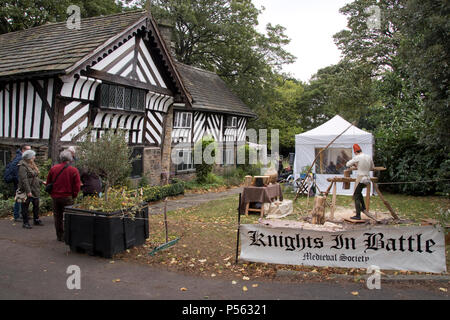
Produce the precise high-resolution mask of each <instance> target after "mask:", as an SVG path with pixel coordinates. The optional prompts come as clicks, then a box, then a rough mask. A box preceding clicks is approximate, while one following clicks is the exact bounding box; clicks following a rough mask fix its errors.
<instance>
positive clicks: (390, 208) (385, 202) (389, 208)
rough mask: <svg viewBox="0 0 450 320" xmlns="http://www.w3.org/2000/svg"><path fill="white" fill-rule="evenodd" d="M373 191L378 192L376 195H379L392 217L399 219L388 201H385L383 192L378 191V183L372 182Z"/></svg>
mask: <svg viewBox="0 0 450 320" xmlns="http://www.w3.org/2000/svg"><path fill="white" fill-rule="evenodd" d="M373 186H374V188H375V191H376V192H377V193H378V195H379V196H380V199H381V201H383V203H384V205H385V206H386V208H388V210H389V212H390V213H391V215H392V217H393V218H394V219H395V220H399V218H398V216H397V214H396V213H395V211H394V209H392V207H391V205H390V204H389V202H387V201H386V199H384V197H383V194H382V193H381V191H380V188H378V185H377V184H376V183H374V184H373Z"/></svg>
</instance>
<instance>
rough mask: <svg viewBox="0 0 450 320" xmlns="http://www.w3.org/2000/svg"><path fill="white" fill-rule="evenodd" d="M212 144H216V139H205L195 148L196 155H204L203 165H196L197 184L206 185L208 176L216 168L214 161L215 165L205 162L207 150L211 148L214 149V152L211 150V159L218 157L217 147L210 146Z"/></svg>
mask: <svg viewBox="0 0 450 320" xmlns="http://www.w3.org/2000/svg"><path fill="white" fill-rule="evenodd" d="M211 144H214V139H213V138H212V137H204V138H203V139H202V140H200V141H199V142H197V143H196V145H195V146H194V149H195V150H194V154H199V153H200V152H201V155H202V163H201V164H195V170H196V173H197V182H198V183H205V181H206V179H207V177H208V174H209V173H211V172H212V169H213V167H214V161H212V162H213V163H211V164H210V163H207V162H206V161H205V157H204V154H205V150H206V149H207V148H208V149H209V148H211V147H214V149H213V150H211V153H210V155H211V157H213V158H215V156H216V147H215V146H210V145H211ZM206 154H209V153H208V152H206ZM208 162H210V161H208Z"/></svg>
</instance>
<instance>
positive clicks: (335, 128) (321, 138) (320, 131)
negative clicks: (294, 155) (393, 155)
mask: <svg viewBox="0 0 450 320" xmlns="http://www.w3.org/2000/svg"><path fill="white" fill-rule="evenodd" d="M345 130H346V131H345ZM344 131H345V132H344ZM342 132H344V133H343V134H342V135H341V136H340V137H339V138H338V139H337V140H336V141H335V144H353V143H369V144H370V143H373V135H372V134H371V133H370V132H366V131H364V130H361V129H359V128H357V127H355V126H354V125H352V124H351V123H350V122H348V121H347V120H345V119H344V118H342V117H341V116H339V115H336V116H334V117H333V118H332V119H330V120H328V121H327V122H325V123H324V124H322V125H320V126H318V127H316V128H314V129H312V130H309V131H307V132H304V133H301V134H297V135H295V141H296V144H323V145H327V144H328V143H329V142H331V141H332V140H333V139H334V138H336V137H337V136H338V135H340V134H341V133H342Z"/></svg>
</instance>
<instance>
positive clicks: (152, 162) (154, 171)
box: [142, 147, 161, 186]
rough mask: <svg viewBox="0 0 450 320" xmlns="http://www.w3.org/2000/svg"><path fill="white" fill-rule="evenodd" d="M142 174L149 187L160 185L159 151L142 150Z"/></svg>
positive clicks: (151, 149) (153, 149)
mask: <svg viewBox="0 0 450 320" xmlns="http://www.w3.org/2000/svg"><path fill="white" fill-rule="evenodd" d="M142 164H143V169H144V173H143V175H144V176H145V177H147V179H148V183H149V185H152V186H156V185H160V184H161V149H160V148H156V147H153V148H144V154H143V159H142Z"/></svg>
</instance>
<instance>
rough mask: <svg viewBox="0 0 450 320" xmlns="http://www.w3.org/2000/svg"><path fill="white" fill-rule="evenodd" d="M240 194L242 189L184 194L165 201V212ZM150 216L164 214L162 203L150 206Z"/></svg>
mask: <svg viewBox="0 0 450 320" xmlns="http://www.w3.org/2000/svg"><path fill="white" fill-rule="evenodd" d="M240 192H242V187H240V188H233V189H228V190H226V191H223V192H213V193H205V194H197V193H190V194H186V195H184V196H183V197H176V198H175V199H171V200H170V201H167V211H172V210H177V209H181V208H189V207H193V206H197V205H199V204H202V203H205V202H209V201H212V200H218V199H224V198H227V197H231V196H234V195H237V194H239V193H240ZM150 208H151V209H152V210H150V214H152V213H153V214H158V213H162V212H164V211H163V210H164V202H163V201H160V202H158V203H156V204H153V205H150Z"/></svg>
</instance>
